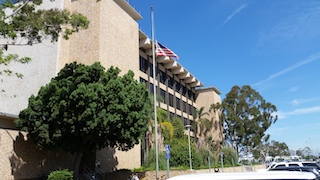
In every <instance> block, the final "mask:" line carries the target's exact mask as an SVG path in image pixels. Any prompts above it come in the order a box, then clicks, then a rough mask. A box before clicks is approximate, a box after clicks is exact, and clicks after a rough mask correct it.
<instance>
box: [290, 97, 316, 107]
mask: <svg viewBox="0 0 320 180" xmlns="http://www.w3.org/2000/svg"><path fill="white" fill-rule="evenodd" d="M319 100H320V97H314V98H307V99H294V100H292V101H291V102H290V104H291V105H293V106H298V105H300V104H303V103H308V102H314V101H319Z"/></svg>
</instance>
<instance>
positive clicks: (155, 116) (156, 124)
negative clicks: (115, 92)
mask: <svg viewBox="0 0 320 180" xmlns="http://www.w3.org/2000/svg"><path fill="white" fill-rule="evenodd" d="M151 26H152V27H151V34H152V35H151V36H152V68H153V109H154V129H155V130H154V133H155V143H156V144H155V145H156V147H155V150H156V180H158V179H159V155H158V154H159V153H158V121H157V100H156V95H157V94H156V93H157V91H156V82H155V79H156V57H155V49H154V42H155V41H154V12H153V6H151Z"/></svg>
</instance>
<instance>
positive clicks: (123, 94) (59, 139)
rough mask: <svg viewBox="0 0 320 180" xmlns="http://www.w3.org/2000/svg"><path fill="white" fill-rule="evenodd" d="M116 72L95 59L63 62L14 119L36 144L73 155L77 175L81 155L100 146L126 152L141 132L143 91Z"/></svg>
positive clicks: (145, 105)
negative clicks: (63, 65)
mask: <svg viewBox="0 0 320 180" xmlns="http://www.w3.org/2000/svg"><path fill="white" fill-rule="evenodd" d="M119 73H120V70H119V69H118V68H114V67H111V68H109V69H108V70H107V71H105V69H104V67H102V66H101V65H100V63H98V62H96V63H94V64H93V65H91V66H85V65H83V64H77V63H76V62H74V63H71V64H67V65H66V66H65V67H64V68H63V69H62V70H61V71H60V72H59V74H58V75H57V77H55V78H53V79H52V80H51V82H50V83H49V84H47V85H45V86H43V87H41V89H40V90H39V92H38V95H37V96H34V95H32V96H31V97H30V98H29V104H28V107H27V108H26V109H24V110H22V111H21V112H20V114H19V119H18V120H16V121H15V123H16V125H17V126H18V127H20V128H22V130H23V131H26V132H28V135H29V136H30V137H31V138H32V139H33V140H35V142H36V144H37V145H38V147H40V148H43V149H48V150H55V149H58V150H63V151H66V152H71V153H74V154H75V155H76V156H75V161H74V167H73V168H74V171H75V175H76V176H77V175H78V172H79V165H80V162H81V157H82V155H83V154H90V153H95V152H96V150H100V149H103V148H105V147H117V148H118V149H120V150H123V151H127V150H129V149H131V148H133V146H134V145H135V144H138V143H139V140H140V139H142V138H143V136H144V134H145V132H146V131H147V123H146V122H147V118H148V115H149V113H150V101H149V99H148V92H147V90H146V88H145V86H144V85H143V84H140V83H138V82H137V81H136V80H134V74H133V72H132V71H129V72H128V73H127V74H125V75H123V76H122V77H121V76H119Z"/></svg>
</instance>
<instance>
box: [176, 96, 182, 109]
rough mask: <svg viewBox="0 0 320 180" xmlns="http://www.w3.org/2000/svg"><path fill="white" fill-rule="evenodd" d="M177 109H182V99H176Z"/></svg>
mask: <svg viewBox="0 0 320 180" xmlns="http://www.w3.org/2000/svg"><path fill="white" fill-rule="evenodd" d="M176 108H177V109H179V110H180V109H181V105H180V99H179V98H177V97H176Z"/></svg>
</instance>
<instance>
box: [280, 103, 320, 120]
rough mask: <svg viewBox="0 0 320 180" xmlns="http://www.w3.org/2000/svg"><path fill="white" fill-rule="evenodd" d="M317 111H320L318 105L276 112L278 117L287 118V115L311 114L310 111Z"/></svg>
mask: <svg viewBox="0 0 320 180" xmlns="http://www.w3.org/2000/svg"><path fill="white" fill-rule="evenodd" d="M317 112H320V106H314V107H309V108H301V109H295V110H293V111H289V112H282V111H278V112H277V113H276V114H277V115H278V118H279V119H285V118H288V117H289V116H295V115H303V114H311V113H317Z"/></svg>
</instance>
